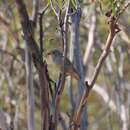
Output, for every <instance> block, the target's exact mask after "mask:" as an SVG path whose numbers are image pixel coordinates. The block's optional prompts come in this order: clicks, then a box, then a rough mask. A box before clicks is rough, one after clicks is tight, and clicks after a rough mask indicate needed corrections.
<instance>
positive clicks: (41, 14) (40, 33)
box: [39, 4, 49, 55]
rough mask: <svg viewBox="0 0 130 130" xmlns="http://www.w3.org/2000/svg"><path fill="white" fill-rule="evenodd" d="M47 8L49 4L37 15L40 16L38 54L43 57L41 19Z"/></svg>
mask: <svg viewBox="0 0 130 130" xmlns="http://www.w3.org/2000/svg"><path fill="white" fill-rule="evenodd" d="M48 7H49V4H47V5H46V7H45V8H44V9H43V10H41V11H40V12H39V15H40V16H39V27H40V31H39V36H40V52H41V55H43V37H44V32H43V24H42V18H43V15H44V13H45V12H46V10H47V9H48Z"/></svg>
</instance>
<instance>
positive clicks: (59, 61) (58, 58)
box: [47, 49, 80, 80]
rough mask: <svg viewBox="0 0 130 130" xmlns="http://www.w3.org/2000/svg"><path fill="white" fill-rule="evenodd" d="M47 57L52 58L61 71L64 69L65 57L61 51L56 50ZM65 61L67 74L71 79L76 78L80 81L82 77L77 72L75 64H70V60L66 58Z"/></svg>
mask: <svg viewBox="0 0 130 130" xmlns="http://www.w3.org/2000/svg"><path fill="white" fill-rule="evenodd" d="M47 55H48V56H49V55H50V56H51V58H52V60H53V62H54V64H56V65H57V66H58V67H59V68H60V70H62V69H63V63H64V56H63V54H62V53H61V52H60V51H59V50H57V49H54V50H52V51H50V52H48V53H47ZM65 60H66V63H65V74H66V75H67V76H68V75H70V76H71V77H74V78H75V79H77V80H80V75H79V73H78V72H77V70H76V69H75V68H74V66H73V64H72V63H71V62H70V60H69V59H68V58H66V59H65Z"/></svg>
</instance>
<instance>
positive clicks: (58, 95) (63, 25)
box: [53, 0, 70, 129]
mask: <svg viewBox="0 0 130 130" xmlns="http://www.w3.org/2000/svg"><path fill="white" fill-rule="evenodd" d="M69 4H70V0H68V3H67V8H66V12H65V17H64V21H63V20H62V18H61V12H60V13H59V15H58V17H57V19H58V22H59V26H60V33H61V38H62V43H63V56H64V59H63V69H62V72H61V75H60V77H59V83H58V85H57V90H56V95H55V103H54V104H55V106H54V107H55V108H54V109H55V111H54V118H53V124H54V125H55V128H54V129H56V126H57V121H58V115H59V104H60V98H61V95H62V92H63V90H64V85H65V64H66V61H65V59H66V56H67V21H68V11H69ZM63 22H64V23H63Z"/></svg>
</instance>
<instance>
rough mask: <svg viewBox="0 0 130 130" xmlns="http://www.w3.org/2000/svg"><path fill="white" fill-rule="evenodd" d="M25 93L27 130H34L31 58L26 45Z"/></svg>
mask: <svg viewBox="0 0 130 130" xmlns="http://www.w3.org/2000/svg"><path fill="white" fill-rule="evenodd" d="M25 53H26V56H25V58H26V86H27V87H26V91H27V121H28V130H35V120H34V88H33V70H32V57H31V54H30V53H29V51H28V46H27V45H26V51H25Z"/></svg>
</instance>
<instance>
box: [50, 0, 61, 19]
mask: <svg viewBox="0 0 130 130" xmlns="http://www.w3.org/2000/svg"><path fill="white" fill-rule="evenodd" d="M50 4H51V8H52V10H53V12H54V14H55V15H56V17H57V18H58V16H59V14H58V12H56V9H55V7H54V5H53V2H52V0H50Z"/></svg>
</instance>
